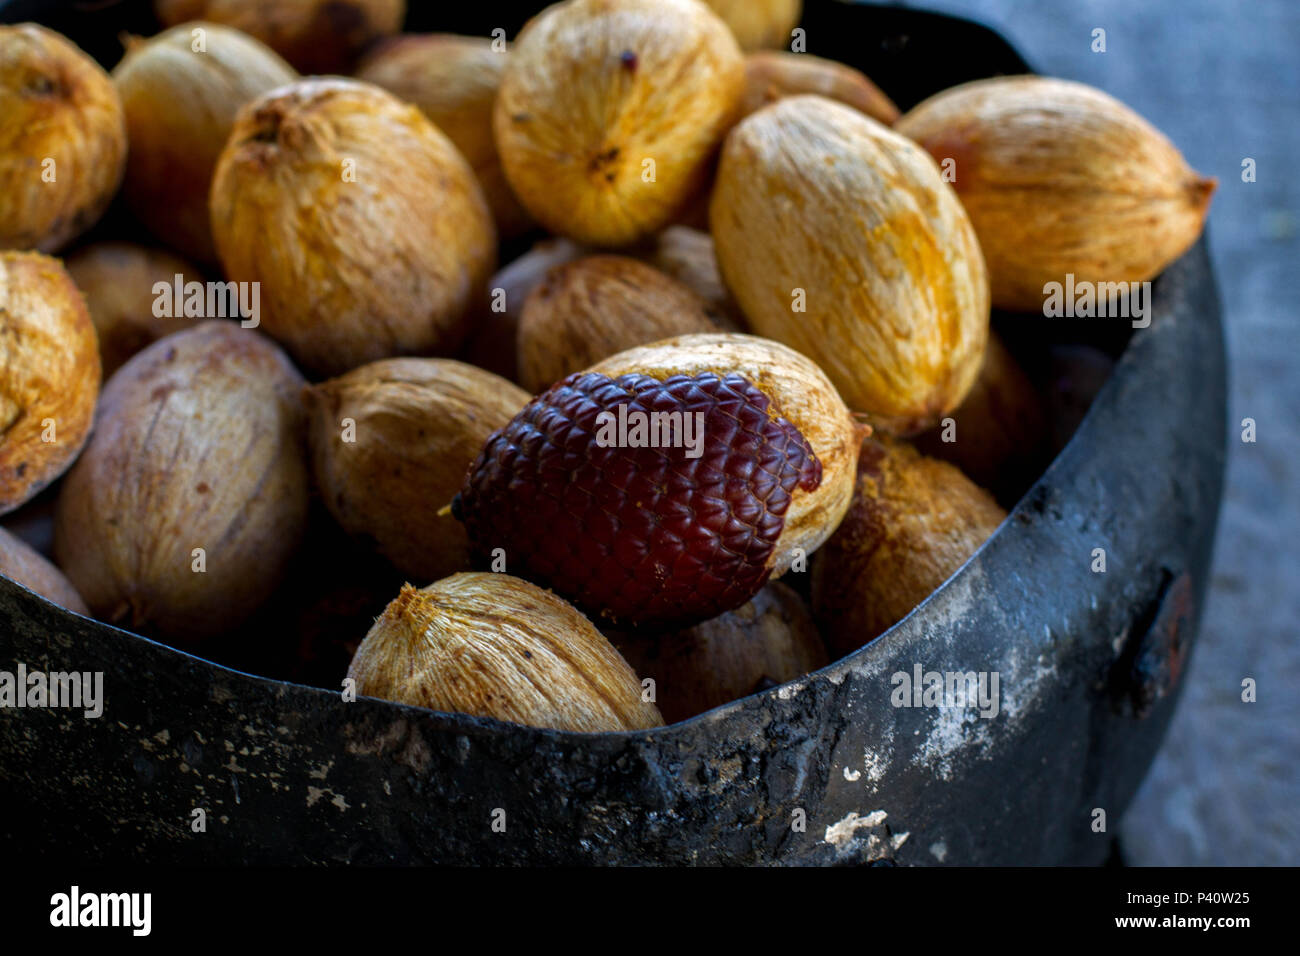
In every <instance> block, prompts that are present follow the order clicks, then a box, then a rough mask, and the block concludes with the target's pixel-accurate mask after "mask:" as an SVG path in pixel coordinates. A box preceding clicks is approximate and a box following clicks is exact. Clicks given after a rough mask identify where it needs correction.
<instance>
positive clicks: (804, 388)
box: [590, 333, 864, 577]
mask: <svg viewBox="0 0 1300 956" xmlns="http://www.w3.org/2000/svg"><path fill="white" fill-rule="evenodd" d="M590 371H592V372H598V373H600V374H602V375H607V376H609V377H610V378H617V377H618V376H619V375H625V374H628V373H633V372H635V373H639V374H642V375H648V376H650V377H651V378H656V379H659V380H661V381H662V380H663V379H666V378H669V377H671V376H673V375H698V374H700V373H702V372H713V373H715V374H717V375H727V374H729V373H731V372H736V373H738V374H740V375H742V376H744V378H746V379H747V380H748V381H749V382H751V383H752V384H753V385H754V386H755V387H757V388H758V389H759V391H761V392H763V394H765V395H767V397H768V398H769V399H771V400H772V403H773V405H774V406H775V407H774V408H773V409H772V414H773V415H778V416H780V417H782V418H785V419H786V420H787V421H789V422H790V423H791V424H792V425H794V426H795V427H796V428H797V429H798V430H799V432H800V434H802V435H803V437H804V438H805V439H806V440H807V441H808V444H809V445H810V446H811V447H812V450H813V452H814V453H815V454H816V456H817V460H818V461H820V462H821V465H822V480H821V484H819V485H818V486H817V488H815V489H814V490H813V491H804V490H803V489H801V488H796V489H795V490H794V491H793V492H792V494H791V499H790V507H789V509H788V510H787V511H786V513H785V524H784V526H783V528H782V531H781V536H780V538H778V539H777V542H776V546H775V547H774V548H773V549H772V557H771V559H770V561H769V564H770V565H771V567H772V576H773V577H777V576H779V575H781V574H784V573H785V572H786V571H788V570H790V568H791V566H792V565H793V566H796V567H798V566H800V564H801V562H802V560H803V559H805V558H806V557H807V556H808V555H810V554H812V553H813V552H814V551H816V550H817V548H819V547H820V546H821V544H822V542H824V541H825V540H826V539H827V538H828V537H829V536H830V535H831V533H832V532H833V531H834V530H835V528H836V526H838V525H839V523H840V519H841V518H842V517H844V513H845V512H846V511H847V510H848V507H849V501H850V499H851V498H852V497H853V480H854V469H855V467H856V465H857V460H858V446H859V444H860V440H861V436H862V434H863V432H864V429H863V428H862V426H860V425H858V424H857V423H856V422H855V421H854V419H853V417H852V415H851V414H850V413H849V410H848V408H847V407H845V405H844V402H843V400H842V399H841V398H840V396H839V393H838V392H837V391H836V390H835V386H834V385H832V384H831V382H830V380H829V379H828V378H827V377H826V374H825V373H824V372H822V370H821V369H820V368H818V367H817V365H816V364H815V363H813V362H812V361H811V360H810V359H808V358H806V357H805V356H803V355H800V354H799V353H798V352H795V351H793V350H792V349H790V348H787V347H786V346H784V345H781V344H780V343H779V342H774V341H772V340H770V339H763V338H758V337H757V336H752V335H740V334H736V333H720V334H712V335H683V336H678V337H677V338H673V339H666V340H664V341H662V342H655V343H653V344H651V345H644V346H640V347H638V348H634V349H628V350H627V351H625V352H620V353H618V354H617V355H611V356H610V357H609V358H607V359H605V360H603V361H601V362H597V363H596V364H595V365H593V366H592V367H591V368H590Z"/></svg>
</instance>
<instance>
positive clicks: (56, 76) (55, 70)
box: [0, 23, 126, 252]
mask: <svg viewBox="0 0 1300 956" xmlns="http://www.w3.org/2000/svg"><path fill="white" fill-rule="evenodd" d="M125 162H126V127H125V124H124V123H123V120H122V104H121V102H119V100H118V97H117V91H116V90H114V89H113V84H112V82H111V81H110V80H109V78H108V74H106V73H105V72H104V71H103V70H102V69H101V68H100V66H99V64H98V63H96V62H95V61H94V60H92V59H91V58H90V57H88V56H86V54H85V53H83V52H81V50H80V49H78V48H77V47H76V46H74V45H73V44H72V43H71V42H69V41H68V40H66V39H64V38H63V37H62V36H60V35H59V34H57V33H55V32H53V31H51V30H46V29H45V28H44V27H40V26H37V25H36V24H34V23H24V24H20V25H18V26H0V249H39V250H40V251H42V252H55V251H57V250H59V249H61V248H62V247H63V246H65V245H66V244H67V243H68V242H69V241H71V240H72V239H73V238H75V237H76V236H78V235H80V234H81V233H82V232H84V231H85V230H86V229H88V228H90V226H92V225H94V223H95V222H96V221H97V220H98V219H99V217H100V216H101V215H102V214H103V212H104V210H105V209H107V208H108V204H109V202H110V201H112V199H113V193H115V192H116V191H117V187H118V184H119V183H120V182H121V181H122V168H123V166H124V164H125Z"/></svg>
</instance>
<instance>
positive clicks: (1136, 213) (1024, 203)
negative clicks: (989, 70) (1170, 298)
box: [895, 76, 1215, 312]
mask: <svg viewBox="0 0 1300 956" xmlns="http://www.w3.org/2000/svg"><path fill="white" fill-rule="evenodd" d="M895 128H896V129H897V130H898V132H900V133H902V134H903V135H904V136H908V137H910V138H912V139H914V140H916V141H917V142H918V143H920V144H921V145H922V146H924V147H925V148H926V149H927V150H929V151H930V153H932V154H933V155H934V156H935V157H936V158H937V159H939V160H940V161H944V160H951V161H952V163H953V166H952V168H953V172H954V174H955V176H956V179H955V181H954V183H953V185H954V186H955V187H956V189H957V193H958V195H960V196H961V201H962V203H963V204H964V205H965V207H966V211H967V212H968V213H970V217H971V221H972V222H974V224H975V231H976V233H977V234H978V235H979V241H980V247H981V248H982V249H983V250H984V258H985V259H986V260H987V262H988V268H989V281H990V283H991V286H992V290H993V303H994V305H997V306H999V307H1001V308H1005V309H1021V310H1024V311H1030V312H1037V311H1039V310H1041V309H1042V308H1043V302H1044V298H1045V296H1046V290H1045V289H1044V286H1045V285H1046V284H1047V283H1050V282H1059V283H1062V284H1064V283H1065V282H1066V276H1067V275H1069V274H1072V275H1073V276H1074V282H1075V283H1076V284H1078V283H1081V282H1091V283H1110V282H1144V281H1146V280H1148V279H1151V278H1153V277H1154V276H1156V275H1157V274H1158V273H1159V272H1161V271H1162V270H1163V269H1164V268H1165V266H1167V265H1169V263H1171V262H1173V261H1174V260H1175V259H1177V258H1178V257H1179V256H1180V255H1182V254H1183V252H1185V251H1186V250H1187V248H1188V247H1189V246H1191V244H1192V243H1193V242H1195V241H1196V237H1197V236H1199V235H1200V234H1201V229H1202V227H1203V226H1204V224H1205V215H1206V212H1207V210H1208V208H1209V204H1210V196H1211V195H1212V194H1213V192H1214V188H1215V180H1213V179H1206V178H1205V177H1203V176H1200V175H1199V174H1197V173H1196V171H1195V170H1193V169H1192V168H1191V167H1189V166H1188V165H1187V162H1186V161H1185V160H1184V159H1183V157H1182V154H1181V153H1179V152H1178V150H1177V148H1175V146H1174V145H1173V144H1172V143H1171V142H1169V140H1168V139H1167V138H1165V136H1164V134H1162V133H1161V132H1160V131H1159V130H1157V129H1156V128H1155V127H1154V126H1152V125H1151V124H1150V123H1148V122H1147V121H1146V120H1144V119H1143V118H1142V117H1141V116H1139V115H1138V114H1137V113H1135V112H1133V110H1131V109H1129V108H1128V107H1127V106H1125V105H1124V104H1123V103H1121V102H1119V101H1118V100H1116V99H1115V98H1113V97H1111V96H1109V95H1107V94H1106V93H1103V92H1102V91H1100V90H1097V89H1093V88H1092V87H1090V86H1085V85H1084V84H1082V83H1072V82H1069V81H1067V80H1057V79H1051V78H1048V77H1039V76H1005V77H997V78H995V79H989V80H978V81H976V82H973V83H966V84H964V85H962V86H958V87H954V88H953V89H950V90H944V91H943V92H942V93H938V94H936V95H935V96H932V97H931V98H930V99H928V100H926V101H925V102H924V103H922V104H921V105H919V106H917V107H915V108H914V109H912V110H911V111H910V112H908V113H907V114H906V115H905V116H903V117H902V118H901V119H900V120H899V121H898V123H897V125H896V127H895ZM1099 294H1100V293H1099Z"/></svg>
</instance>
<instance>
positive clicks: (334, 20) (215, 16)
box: [154, 0, 406, 73]
mask: <svg viewBox="0 0 1300 956" xmlns="http://www.w3.org/2000/svg"><path fill="white" fill-rule="evenodd" d="M154 11H155V12H156V13H157V14H158V19H159V20H161V21H162V22H163V23H164V24H165V25H166V26H175V25H176V24H178V23H184V22H185V21H187V20H210V21H212V22H213V23H220V24H223V25H225V26H228V27H234V28H235V29H237V30H242V31H243V32H244V33H247V34H248V35H249V36H253V37H256V38H257V39H259V40H261V41H262V42H263V43H265V44H266V45H267V46H269V47H270V48H271V49H273V50H275V52H276V53H278V54H280V55H281V56H282V57H284V58H285V59H286V60H288V61H289V62H290V63H292V64H293V65H294V66H295V67H296V68H297V69H299V70H301V71H302V72H303V73H343V72H346V71H347V69H348V68H349V67H350V66H351V64H352V61H353V60H354V59H356V56H357V54H359V53H360V52H361V51H362V50H364V49H365V48H366V47H367V46H368V45H369V44H371V43H373V42H374V41H375V40H377V39H379V38H380V37H384V36H388V35H389V34H392V33H396V32H397V31H398V30H400V29H401V28H402V20H403V19H404V18H405V16H406V0H275V2H273V3H268V2H266V0H154Z"/></svg>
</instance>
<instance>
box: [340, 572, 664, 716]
mask: <svg viewBox="0 0 1300 956" xmlns="http://www.w3.org/2000/svg"><path fill="white" fill-rule="evenodd" d="M348 676H349V677H351V678H353V679H354V680H355V681H356V689H357V693H358V694H364V695H366V696H368V697H380V698H383V699H385V700H392V701H396V702H398V703H401V704H410V705H413V706H416V707H428V708H431V709H433V710H441V711H447V712H452V713H462V714H472V715H474V716H477V717H492V718H495V719H497V720H505V721H509V722H511V723H516V724H525V725H528V726H533V727H551V728H554V729H556V730H569V731H578V732H582V733H602V732H607V731H619V730H645V729H648V728H650V727H659V726H662V724H663V719H662V718H661V717H660V716H659V711H658V710H656V709H655V706H654V704H650V703H646V702H644V701H643V700H642V699H641V685H640V683H639V682H638V680H637V677H636V675H635V674H634V673H633V672H632V669H631V668H630V667H628V665H627V662H626V661H624V660H623V658H622V657H620V656H619V653H618V651H616V650H614V648H613V646H612V645H611V644H610V643H609V641H607V640H606V639H605V638H604V636H603V635H602V634H601V633H600V632H599V631H597V630H596V629H595V628H594V627H592V625H591V622H590V621H588V620H587V619H586V618H585V617H583V616H582V615H581V614H579V613H578V612H577V611H576V610H575V609H574V608H573V607H571V606H570V605H569V604H566V603H565V602H564V601H562V600H561V599H560V598H558V597H556V596H555V595H554V594H552V593H551V592H549V591H543V590H542V589H541V588H539V587H536V586H535V585H532V584H529V583H528V582H527V581H521V580H520V579H518V578H512V577H509V576H508V575H505V574H491V573H480V574H456V575H453V576H452V577H449V578H446V579H444V580H442V581H438V582H437V583H435V584H431V585H430V586H429V587H427V588H422V589H420V590H416V589H415V588H413V587H411V586H410V585H409V584H408V585H406V586H405V587H403V588H402V593H401V594H399V595H398V597H397V599H396V600H394V601H393V603H392V604H390V605H389V606H388V608H387V609H386V610H385V611H384V613H383V615H382V616H380V618H379V620H377V621H376V622H375V626H374V627H373V628H371V629H370V633H369V634H367V635H366V639H365V640H364V641H362V643H361V647H360V648H358V650H357V654H356V657H354V658H353V659H352V666H351V667H350V668H348Z"/></svg>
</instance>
